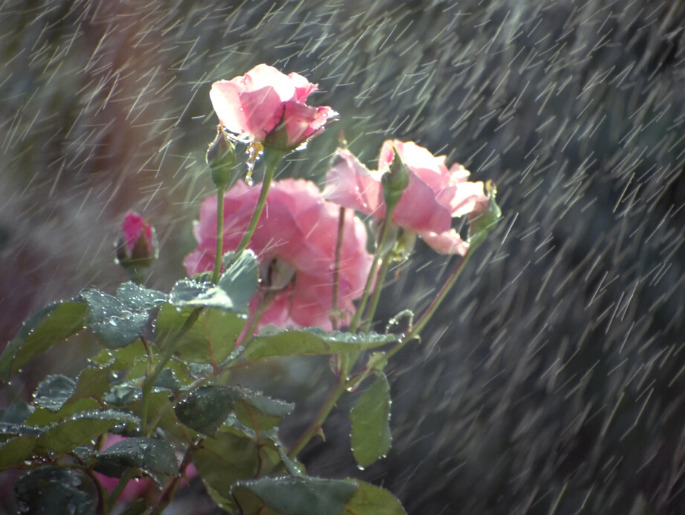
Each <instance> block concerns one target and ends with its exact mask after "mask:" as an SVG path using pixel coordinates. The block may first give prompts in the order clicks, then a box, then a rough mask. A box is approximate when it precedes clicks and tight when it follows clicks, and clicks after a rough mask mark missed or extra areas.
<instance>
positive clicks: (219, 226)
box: [212, 186, 226, 283]
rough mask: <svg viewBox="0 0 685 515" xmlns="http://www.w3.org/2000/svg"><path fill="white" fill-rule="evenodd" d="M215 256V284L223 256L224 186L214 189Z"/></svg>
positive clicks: (213, 280)
mask: <svg viewBox="0 0 685 515" xmlns="http://www.w3.org/2000/svg"><path fill="white" fill-rule="evenodd" d="M216 190H217V191H216V256H215V257H214V272H213V273H212V282H213V283H216V282H217V281H218V280H219V276H220V275H221V261H222V257H223V254H224V194H225V193H226V187H225V186H217V189H216Z"/></svg>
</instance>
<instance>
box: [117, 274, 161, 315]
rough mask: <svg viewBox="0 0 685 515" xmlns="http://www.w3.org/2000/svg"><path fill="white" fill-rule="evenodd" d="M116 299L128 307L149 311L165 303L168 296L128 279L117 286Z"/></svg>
mask: <svg viewBox="0 0 685 515" xmlns="http://www.w3.org/2000/svg"><path fill="white" fill-rule="evenodd" d="M117 299H119V300H120V301H121V302H122V304H123V305H124V306H126V307H127V308H129V309H132V310H135V311H151V310H153V309H155V308H158V307H159V306H161V305H162V304H163V303H165V302H166V301H167V300H168V299H169V296H168V295H167V294H166V293H163V292H161V291H157V290H150V289H148V288H145V287H143V286H140V285H139V284H136V283H133V282H131V281H128V282H125V283H123V284H121V285H119V288H117Z"/></svg>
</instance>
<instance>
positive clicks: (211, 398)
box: [174, 385, 236, 435]
mask: <svg viewBox="0 0 685 515" xmlns="http://www.w3.org/2000/svg"><path fill="white" fill-rule="evenodd" d="M235 399H236V392H235V391H234V389H233V388H230V387H228V386H220V385H208V386H202V387H200V388H197V389H196V390H194V391H193V392H192V393H191V394H190V395H188V397H186V398H185V399H184V400H182V401H181V402H179V403H178V404H176V406H175V407H174V411H175V412H176V417H177V418H178V420H180V421H181V422H183V423H184V424H185V425H186V426H188V427H190V428H191V429H194V430H195V431H197V432H199V433H203V434H205V435H212V434H214V433H215V432H216V430H217V429H219V427H221V424H223V423H224V421H225V420H226V418H227V417H228V415H229V414H230V413H231V412H232V411H233V405H234V403H235Z"/></svg>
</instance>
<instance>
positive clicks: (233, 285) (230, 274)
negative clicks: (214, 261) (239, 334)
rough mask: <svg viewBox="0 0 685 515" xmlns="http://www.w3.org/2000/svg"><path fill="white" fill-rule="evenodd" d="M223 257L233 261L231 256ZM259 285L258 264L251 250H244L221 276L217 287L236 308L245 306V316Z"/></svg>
mask: <svg viewBox="0 0 685 515" xmlns="http://www.w3.org/2000/svg"><path fill="white" fill-rule="evenodd" d="M230 254H231V255H230V257H229V255H228V254H227V255H225V256H224V263H226V259H227V258H228V259H233V256H232V254H233V253H230ZM258 285H259V262H258V261H257V256H256V255H255V253H254V252H252V251H251V250H244V251H243V252H242V253H241V254H240V256H238V258H237V259H236V260H235V262H234V263H233V264H232V265H231V266H230V267H228V269H227V270H226V271H225V272H224V273H223V274H221V277H219V281H218V282H217V286H219V288H221V289H223V290H224V291H225V292H227V293H228V294H229V295H230V296H231V298H232V299H233V301H234V302H235V304H236V305H237V306H245V307H246V309H245V311H244V313H245V314H248V313H249V309H248V305H249V304H250V300H252V296H253V295H254V294H255V292H256V291H257V286H258Z"/></svg>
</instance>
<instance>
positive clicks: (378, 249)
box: [350, 206, 394, 333]
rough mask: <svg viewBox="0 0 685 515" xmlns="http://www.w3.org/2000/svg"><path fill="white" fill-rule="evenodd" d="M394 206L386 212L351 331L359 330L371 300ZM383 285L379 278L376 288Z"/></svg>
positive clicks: (351, 324)
mask: <svg viewBox="0 0 685 515" xmlns="http://www.w3.org/2000/svg"><path fill="white" fill-rule="evenodd" d="M393 210H394V208H393V207H392V206H390V207H388V209H387V212H386V213H385V220H384V221H383V231H382V232H381V238H380V240H379V242H378V245H377V246H376V255H375V256H374V259H373V263H372V265H371V270H370V271H369V275H368V277H367V278H366V284H365V285H364V294H363V295H362V300H361V301H360V303H359V307H358V308H357V312H356V313H355V314H354V318H353V319H352V322H351V323H350V332H351V333H355V332H357V329H358V328H359V322H360V320H361V316H362V313H363V312H364V308H366V303H367V302H368V300H369V295H370V293H371V287H372V286H373V281H374V278H375V277H376V270H378V263H379V262H380V261H381V259H382V258H381V256H380V254H381V253H382V252H384V249H385V246H386V242H387V239H388V234H390V225H391V222H390V220H391V218H392V212H393ZM382 287H383V284H382V282H381V281H380V280H379V281H377V282H376V289H380V288H382Z"/></svg>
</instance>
